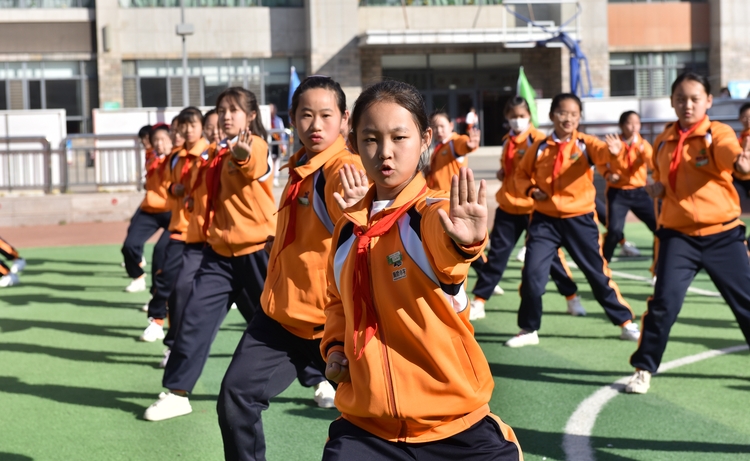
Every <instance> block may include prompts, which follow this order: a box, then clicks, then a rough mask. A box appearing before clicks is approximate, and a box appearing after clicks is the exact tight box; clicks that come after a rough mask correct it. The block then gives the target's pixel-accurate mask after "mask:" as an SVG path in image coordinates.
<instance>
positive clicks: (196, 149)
mask: <svg viewBox="0 0 750 461" xmlns="http://www.w3.org/2000/svg"><path fill="white" fill-rule="evenodd" d="M208 146H209V144H208V141H207V140H206V138H200V139H199V140H198V141H197V142H196V143H195V144H194V145H193V147H192V148H191V149H190V150H187V149H182V151H181V152H180V157H186V156H188V155H192V156H193V157H198V156H200V155H201V154H203V152H205V151H206V149H207V148H208Z"/></svg>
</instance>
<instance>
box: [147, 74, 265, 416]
mask: <svg viewBox="0 0 750 461" xmlns="http://www.w3.org/2000/svg"><path fill="white" fill-rule="evenodd" d="M217 111H218V113H219V121H220V122H219V123H220V125H222V127H223V131H224V134H225V135H226V136H227V137H228V138H229V139H231V141H229V140H227V141H226V143H225V144H224V145H223V146H222V148H221V149H220V150H219V151H218V152H217V153H216V155H215V156H214V158H213V159H212V160H211V163H210V165H209V169H208V171H207V172H206V177H205V181H206V189H207V192H208V196H207V199H206V205H207V209H206V214H205V222H204V230H205V232H206V234H207V243H208V245H209V246H207V247H206V248H205V249H204V253H203V260H202V261H201V266H200V269H198V272H197V274H196V275H195V280H194V281H193V290H192V293H191V295H190V297H189V299H188V301H187V303H186V305H185V309H184V312H183V317H182V321H181V322H180V325H179V329H178V331H177V336H176V338H175V342H174V345H173V346H172V349H171V353H170V356H169V361H168V362H167V366H166V368H165V370H164V378H163V379H162V384H163V385H164V387H166V388H167V389H169V390H170V392H169V393H168V394H166V396H165V398H162V399H159V400H158V401H156V402H155V403H154V404H153V405H151V406H150V407H149V408H148V409H147V410H146V412H145V414H144V418H145V419H147V420H152V421H159V420H162V419H168V418H173V417H175V416H180V415H184V414H187V413H190V412H191V411H192V408H191V407H190V403H189V401H188V398H187V393H188V392H191V391H192V390H193V387H194V386H195V383H196V382H197V380H198V378H199V376H200V374H201V371H202V370H203V366H204V365H205V363H206V360H207V359H208V353H209V349H210V347H211V343H212V342H213V339H214V337H215V335H216V333H217V332H218V330H219V327H220V326H221V322H222V321H223V319H224V317H225V316H226V314H227V312H228V306H229V305H231V303H232V302H233V300H234V299H235V298H236V297H237V296H238V295H239V293H240V292H241V290H243V289H244V290H246V291H247V293H248V295H249V296H250V299H251V301H252V302H253V305H255V306H259V305H260V294H261V292H262V291H263V281H264V280H265V276H266V267H267V264H268V255H267V254H266V252H265V251H263V246H264V245H265V242H266V239H267V238H268V235H269V234H270V233H272V232H273V230H274V229H275V228H276V216H275V214H274V211H275V209H276V204H275V201H274V198H273V195H272V191H271V184H270V182H269V180H272V179H273V178H272V171H271V163H270V156H269V155H268V144H266V141H265V138H266V131H265V129H264V128H263V125H262V124H261V122H260V108H259V107H258V101H257V99H256V98H255V95H254V94H253V93H252V92H250V91H248V90H245V89H244V88H240V87H232V88H228V89H227V90H224V91H223V92H222V93H221V94H220V95H219V97H218V99H217Z"/></svg>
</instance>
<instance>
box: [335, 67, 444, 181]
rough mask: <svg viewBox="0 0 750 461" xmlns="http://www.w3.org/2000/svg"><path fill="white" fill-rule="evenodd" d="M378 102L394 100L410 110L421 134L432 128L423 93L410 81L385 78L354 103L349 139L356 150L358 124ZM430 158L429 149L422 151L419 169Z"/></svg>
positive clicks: (426, 163)
mask: <svg viewBox="0 0 750 461" xmlns="http://www.w3.org/2000/svg"><path fill="white" fill-rule="evenodd" d="M378 102H392V103H395V104H398V105H399V106H401V107H403V108H404V109H406V110H408V111H409V112H410V113H411V115H412V117H413V118H414V123H415V124H416V125H417V129H419V134H420V135H424V134H425V133H426V132H427V130H428V129H429V128H430V120H429V119H428V118H427V109H426V108H425V104H424V98H423V97H422V93H420V92H419V90H418V89H416V88H415V87H414V86H412V85H409V84H408V83H404V82H399V81H397V80H383V81H382V82H378V83H375V84H374V85H372V86H370V87H369V88H367V89H366V90H364V91H363V92H362V93H361V94H360V95H359V97H358V98H357V101H355V103H354V108H353V109H352V116H351V118H350V119H349V120H350V121H351V127H352V130H351V133H350V134H349V138H350V139H349V140H350V141H351V144H352V146H353V147H354V149H355V150H357V148H358V146H357V125H358V124H359V121H360V119H361V118H362V113H364V111H365V110H367V108H369V107H370V106H372V105H373V104H375V103H378ZM429 160H430V157H429V149H427V150H426V151H425V152H423V153H422V156H421V157H420V160H419V164H418V166H417V169H418V170H422V169H423V168H424V167H426V166H427V165H428V164H429Z"/></svg>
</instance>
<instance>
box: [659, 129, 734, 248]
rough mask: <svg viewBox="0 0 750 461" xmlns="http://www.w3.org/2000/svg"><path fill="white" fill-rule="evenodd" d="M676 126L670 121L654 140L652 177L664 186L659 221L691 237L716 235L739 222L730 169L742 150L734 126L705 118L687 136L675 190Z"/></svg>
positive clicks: (660, 225)
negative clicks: (671, 177)
mask: <svg viewBox="0 0 750 461" xmlns="http://www.w3.org/2000/svg"><path fill="white" fill-rule="evenodd" d="M678 130H679V124H678V123H672V124H669V125H667V126H666V128H665V129H664V132H663V133H662V134H660V135H659V136H658V137H657V138H656V140H655V141H654V145H656V146H657V148H656V153H655V154H654V172H653V175H652V177H653V179H654V181H658V182H661V183H662V184H664V188H665V189H666V194H665V196H664V198H663V199H662V205H661V213H659V216H658V219H657V225H658V226H659V227H664V228H667V229H673V230H676V231H678V232H681V233H683V234H687V235H691V236H704V235H712V234H717V233H719V232H724V231H727V230H730V229H733V228H735V227H737V226H739V225H741V224H742V222H741V221H740V220H739V216H740V199H739V196H738V195H737V190H736V189H735V188H734V185H733V184H732V173H733V172H734V171H735V169H734V162H735V161H736V160H737V156H738V155H739V154H740V153H742V148H741V147H740V144H739V142H738V141H737V137H736V136H735V133H734V130H732V128H730V127H729V126H728V125H725V124H723V123H719V122H712V121H710V120H709V119H708V117H706V119H705V120H703V122H701V123H700V125H699V126H698V128H697V129H696V130H695V131H694V132H693V133H692V134H691V135H690V136H689V137H688V138H687V139H686V140H685V144H684V145H683V149H682V157H681V159H680V163H679V164H678V165H677V181H676V190H674V189H672V187H671V186H670V181H669V167H670V163H671V161H672V153H673V152H674V150H675V149H676V148H677V142H678V140H679V137H680V136H679V132H678Z"/></svg>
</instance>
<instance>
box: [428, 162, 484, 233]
mask: <svg viewBox="0 0 750 461" xmlns="http://www.w3.org/2000/svg"><path fill="white" fill-rule="evenodd" d="M438 214H439V216H440V224H442V226H443V229H444V230H445V233H446V234H448V236H449V237H450V238H451V239H453V241H454V242H456V243H458V244H460V245H471V244H474V243H477V242H480V241H482V240H484V238H485V236H486V235H487V198H486V191H485V183H484V180H482V181H480V182H479V190H477V189H476V187H475V184H474V172H473V171H471V169H470V168H461V170H460V171H459V174H458V176H453V179H452V180H451V198H450V211H449V213H446V212H445V211H444V210H438Z"/></svg>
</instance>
